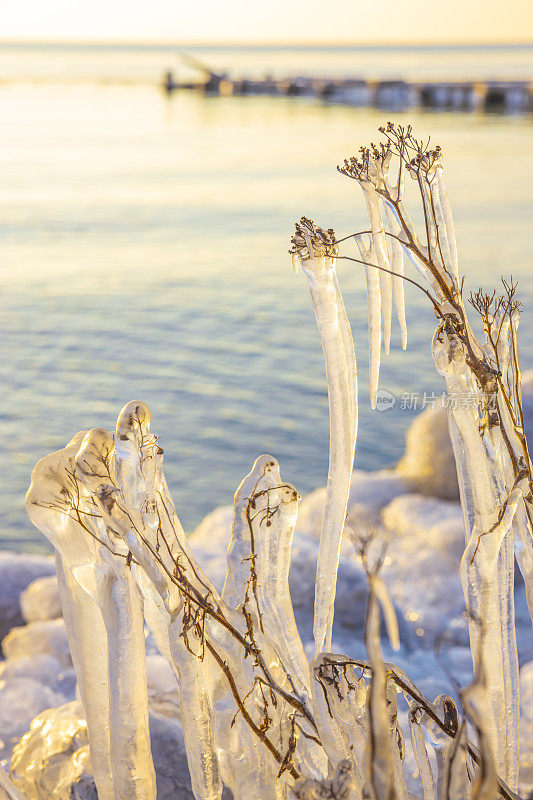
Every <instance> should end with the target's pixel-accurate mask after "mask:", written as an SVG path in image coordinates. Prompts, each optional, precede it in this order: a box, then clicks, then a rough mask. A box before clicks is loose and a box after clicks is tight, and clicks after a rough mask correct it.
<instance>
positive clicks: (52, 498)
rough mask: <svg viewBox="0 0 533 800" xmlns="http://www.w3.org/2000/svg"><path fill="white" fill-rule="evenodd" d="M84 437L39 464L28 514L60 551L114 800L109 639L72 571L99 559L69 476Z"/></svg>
mask: <svg viewBox="0 0 533 800" xmlns="http://www.w3.org/2000/svg"><path fill="white" fill-rule="evenodd" d="M84 435H85V432H82V433H79V434H77V436H75V437H74V438H73V439H72V440H71V442H69V444H68V445H67V446H66V447H65V448H64V449H63V450H59V451H57V452H55V453H51V454H50V455H48V456H46V457H45V458H43V459H41V460H40V461H39V462H38V463H37V465H36V466H35V468H34V470H33V472H32V477H31V485H30V488H29V490H28V493H27V495H26V510H27V512H28V516H29V518H30V520H31V521H32V522H33V524H34V525H35V526H36V527H37V528H39V530H40V531H41V532H42V533H43V534H44V535H45V536H46V537H47V538H48V539H49V541H50V542H51V544H52V545H53V546H54V548H55V551H56V567H57V577H58V582H59V589H60V593H61V604H62V607H63V617H64V620H65V626H66V629H67V634H68V638H69V645H70V651H71V655H72V661H73V663H74V667H75V669H76V675H77V678H78V685H79V689H80V695H81V698H82V702H83V705H84V709H85V715H86V720H87V731H88V734H89V741H90V743H91V746H92V750H93V753H92V768H93V774H94V778H95V782H96V785H97V788H98V793H99V797H100V800H114V797H115V791H114V786H113V777H112V772H111V745H110V738H109V726H108V719H109V696H108V693H107V690H106V683H107V636H106V631H105V626H104V623H103V619H102V615H101V612H100V610H99V609H98V607H97V606H96V605H95V604H94V603H93V601H92V600H91V599H90V598H89V597H88V596H87V593H86V591H85V589H83V587H82V586H81V585H80V584H79V582H78V581H77V580H76V579H75V577H74V575H73V572H72V570H73V568H75V567H76V566H80V565H92V564H94V562H95V561H97V560H98V558H97V548H98V545H97V542H96V541H95V539H94V538H92V537H93V536H95V535H98V533H99V532H98V530H97V529H96V528H95V526H94V524H93V523H94V518H93V517H90V516H84V515H83V512H84V511H86V510H87V509H85V508H84V506H83V502H82V503H81V504H80V502H79V501H78V498H77V489H76V483H75V482H74V483H73V482H72V478H71V477H69V476H73V475H74V474H75V470H74V457H75V455H76V453H77V451H78V449H79V445H80V443H81V441H82V440H83V438H84ZM80 500H83V494H82V497H81V498H80ZM72 507H74V508H78V509H79V511H80V520H81V521H82V522H83V524H84V525H86V527H87V529H88V530H87V531H86V530H84V529H83V528H82V527H81V526H80V525H79V524H78V523H77V521H76V520H75V519H72V517H71V514H72ZM76 513H77V512H76ZM95 652H96V653H97V654H98V658H95Z"/></svg>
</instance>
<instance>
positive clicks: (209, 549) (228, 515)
mask: <svg viewBox="0 0 533 800" xmlns="http://www.w3.org/2000/svg"><path fill="white" fill-rule="evenodd" d="M232 519H233V506H219V507H218V508H215V509H214V511H212V512H211V513H210V514H208V515H207V517H205V518H204V519H203V520H202V521H201V522H200V524H199V525H198V527H197V528H195V530H194V531H193V533H192V534H191V536H190V538H189V542H190V545H191V548H192V551H193V553H194V556H195V558H196V559H197V560H198V563H199V564H200V566H201V567H202V569H203V570H204V572H205V573H206V574H207V575H209V580H210V581H211V582H212V583H213V585H214V586H215V588H216V589H217V591H219V592H221V591H222V587H223V585H224V578H225V576H226V569H227V567H228V564H227V561H226V550H227V547H228V544H229V542H230V540H231V524H232ZM313 580H314V579H313Z"/></svg>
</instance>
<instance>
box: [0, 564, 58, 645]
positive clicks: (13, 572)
mask: <svg viewBox="0 0 533 800" xmlns="http://www.w3.org/2000/svg"><path fill="white" fill-rule="evenodd" d="M55 571H56V568H55V564H54V561H53V559H52V558H49V557H46V556H34V555H17V554H15V553H2V552H0V639H3V638H4V636H5V635H6V634H7V633H9V631H10V630H11V628H14V627H15V626H16V625H23V624H24V619H23V617H22V613H21V609H20V595H21V594H22V592H23V591H24V590H25V589H26V587H27V586H29V584H30V583H31V582H32V581H34V580H35V579H36V578H40V577H42V576H44V575H55Z"/></svg>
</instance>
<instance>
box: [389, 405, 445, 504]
mask: <svg viewBox="0 0 533 800" xmlns="http://www.w3.org/2000/svg"><path fill="white" fill-rule="evenodd" d="M396 469H397V471H398V474H399V475H402V476H403V477H404V478H406V479H407V480H408V481H409V483H410V484H411V487H412V489H414V490H416V491H418V492H422V493H423V494H429V495H432V496H433V497H439V498H441V499H442V500H458V499H459V485H458V483H457V472H456V468H455V458H454V455H453V450H452V444H451V441H450V434H449V432H448V419H447V414H446V409H445V408H443V407H442V406H439V405H435V407H433V408H431V407H429V408H426V409H425V410H424V411H422V413H421V414H419V415H418V416H417V417H416V418H415V420H414V422H413V423H412V424H411V426H410V428H409V430H408V431H407V436H406V448H405V453H404V455H403V456H402V458H401V459H400V461H399V462H398V466H397V468H396Z"/></svg>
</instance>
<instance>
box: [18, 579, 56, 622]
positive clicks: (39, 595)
mask: <svg viewBox="0 0 533 800" xmlns="http://www.w3.org/2000/svg"><path fill="white" fill-rule="evenodd" d="M20 608H21V611H22V616H23V617H24V619H25V621H26V622H38V621H39V620H46V619H57V618H58V617H61V616H63V610H62V608H61V598H60V596H59V586H58V583H57V578H56V576H55V575H49V576H47V577H45V578H37V580H35V581H32V583H30V585H29V586H28V588H27V589H25V590H24V591H23V592H22V594H21V596H20Z"/></svg>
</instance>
